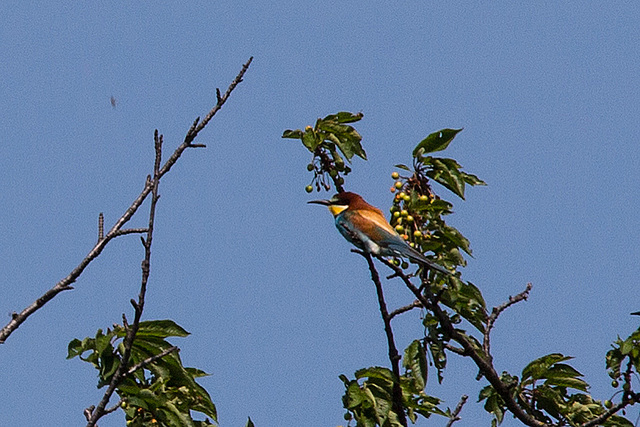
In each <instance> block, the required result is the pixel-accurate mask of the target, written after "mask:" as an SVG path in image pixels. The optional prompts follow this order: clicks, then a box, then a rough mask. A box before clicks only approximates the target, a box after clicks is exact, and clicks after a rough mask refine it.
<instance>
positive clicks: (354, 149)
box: [316, 119, 367, 161]
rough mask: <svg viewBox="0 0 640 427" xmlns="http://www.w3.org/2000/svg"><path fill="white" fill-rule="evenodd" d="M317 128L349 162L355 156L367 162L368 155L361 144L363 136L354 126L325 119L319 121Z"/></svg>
mask: <svg viewBox="0 0 640 427" xmlns="http://www.w3.org/2000/svg"><path fill="white" fill-rule="evenodd" d="M316 128H317V129H318V130H319V131H322V132H323V133H324V136H323V137H324V139H327V140H329V141H331V142H332V143H334V144H335V145H336V146H337V147H338V148H339V149H340V151H341V152H342V154H344V157H345V158H346V159H347V160H349V161H351V159H352V158H353V156H354V155H357V156H359V157H362V158H363V159H364V160H367V154H366V153H365V151H364V149H363V148H362V145H361V144H360V141H361V140H362V136H360V134H359V133H358V131H357V130H355V128H353V127H352V126H349V125H344V124H340V123H338V122H337V121H334V120H329V121H327V120H326V119H325V120H318V122H317V123H316Z"/></svg>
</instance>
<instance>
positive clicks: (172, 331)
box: [136, 319, 190, 339]
mask: <svg viewBox="0 0 640 427" xmlns="http://www.w3.org/2000/svg"><path fill="white" fill-rule="evenodd" d="M189 335H190V334H189V332H187V331H185V330H184V328H182V326H180V325H178V324H177V323H176V322H174V321H173V320H168V319H167V320H148V321H145V322H140V327H139V328H138V333H137V334H136V339H137V338H138V337H158V338H168V337H186V336H189Z"/></svg>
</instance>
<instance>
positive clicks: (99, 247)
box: [0, 57, 253, 344]
mask: <svg viewBox="0 0 640 427" xmlns="http://www.w3.org/2000/svg"><path fill="white" fill-rule="evenodd" d="M252 60H253V57H251V58H249V60H248V61H247V62H246V63H245V64H244V65H243V66H242V70H240V72H239V73H238V75H237V76H236V77H235V79H234V80H233V81H232V82H231V84H230V85H229V88H228V89H227V91H226V92H225V94H224V95H223V96H221V97H219V98H218V100H217V103H216V105H215V107H213V109H212V110H211V111H209V113H208V114H207V115H206V116H205V120H203V121H202V122H199V119H196V120H195V121H194V122H193V124H192V125H191V127H190V128H189V131H188V132H187V135H186V136H185V140H184V142H183V143H182V144H180V146H179V147H178V148H176V150H175V151H174V152H173V154H172V155H171V157H169V159H168V160H167V161H166V163H165V164H164V165H163V166H162V168H161V169H160V178H161V177H162V176H164V175H165V174H166V173H167V172H169V170H170V169H171V167H172V166H173V165H174V164H175V163H176V162H177V161H178V159H179V158H180V156H181V155H182V153H183V152H184V151H185V150H186V149H187V148H197V147H202V146H203V144H192V142H193V140H194V139H195V138H196V136H197V135H198V133H199V132H200V131H201V130H202V129H204V127H205V126H206V124H207V123H208V122H209V121H210V120H211V118H213V116H214V115H215V114H216V113H217V112H218V111H219V110H220V108H221V107H222V105H223V104H224V103H225V102H226V101H227V99H228V98H229V96H230V95H231V92H233V90H234V89H235V88H236V86H237V85H238V84H239V83H240V82H241V81H242V78H243V77H244V74H245V73H246V71H247V69H248V68H249V65H250V64H251V61H252ZM151 189H152V183H151V182H150V181H149V180H147V181H146V182H145V185H144V188H143V189H142V191H141V192H140V194H139V195H138V197H136V199H135V200H134V201H133V202H132V203H131V205H130V206H129V207H128V208H127V210H126V211H125V212H124V214H122V216H121V217H120V218H119V219H118V220H117V221H116V223H115V224H114V225H113V227H111V230H109V232H107V234H106V235H104V238H103V239H99V240H98V242H97V243H96V244H95V245H94V247H93V248H92V249H91V250H90V251H89V253H88V254H87V256H86V257H85V258H84V259H83V260H82V261H81V262H80V264H78V266H77V267H76V268H74V269H73V271H71V273H69V275H68V276H67V277H65V278H63V279H62V280H60V281H59V282H58V283H56V284H55V285H54V286H53V287H52V288H51V289H49V290H48V291H46V292H45V293H44V294H42V296H41V297H39V298H38V299H37V300H35V301H34V302H33V303H31V304H30V305H29V306H27V307H26V308H24V309H23V310H22V311H21V312H19V313H15V312H14V313H12V315H11V320H10V321H9V323H7V324H6V325H5V326H4V327H3V328H2V329H0V344H4V342H5V341H6V340H7V338H9V336H10V335H11V334H12V333H13V332H14V331H15V330H16V329H18V327H19V326H20V325H21V324H22V323H24V322H25V321H26V320H27V319H28V318H29V316H31V315H32V314H33V313H35V312H36V311H38V310H39V309H40V308H42V307H43V306H44V305H45V304H46V303H47V302H49V301H51V300H52V299H53V298H54V297H55V296H56V295H58V294H59V293H60V292H62V291H67V290H71V289H73V287H72V286H71V285H72V284H73V283H74V282H75V281H76V280H77V279H78V277H80V275H81V274H82V273H83V271H84V270H85V268H87V266H88V265H89V264H91V262H92V261H93V260H94V259H96V258H97V257H98V256H99V255H100V254H101V253H102V251H103V250H104V248H105V247H106V246H107V244H108V243H109V242H110V241H111V240H112V239H114V238H115V237H118V236H121V235H122V233H121V230H122V227H123V226H124V225H125V224H126V223H127V222H128V221H129V220H130V219H131V217H132V216H133V215H134V214H135V213H136V211H137V210H138V208H139V207H140V206H141V205H142V203H143V202H144V201H145V200H146V198H147V196H148V195H149V193H150V192H151ZM124 234H127V233H124Z"/></svg>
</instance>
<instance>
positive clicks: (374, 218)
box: [351, 210, 451, 274]
mask: <svg viewBox="0 0 640 427" xmlns="http://www.w3.org/2000/svg"><path fill="white" fill-rule="evenodd" d="M351 214H352V215H354V217H353V218H351V220H352V221H359V223H360V224H362V226H361V227H360V229H361V230H362V232H363V233H364V234H366V235H367V237H369V238H370V239H372V240H373V241H375V242H376V243H377V245H378V246H379V247H380V249H381V250H380V254H379V255H387V256H388V255H393V254H395V255H398V256H404V257H407V258H409V259H411V260H412V261H414V262H417V263H420V264H426V265H428V266H429V267H431V268H433V269H435V270H438V271H440V272H441V273H446V274H451V272H449V271H448V270H446V269H445V268H444V267H442V266H440V265H438V264H436V263H434V262H433V261H431V260H430V259H428V258H427V257H425V256H424V255H423V254H422V253H420V252H419V251H417V250H416V249H414V248H412V247H411V246H409V244H408V243H407V242H406V241H405V240H404V239H403V238H402V237H401V236H400V235H399V234H398V233H397V232H396V231H395V230H394V229H393V227H391V225H390V224H389V223H388V222H387V220H386V219H385V218H384V216H383V215H382V214H381V213H378V212H375V211H374V212H372V211H366V210H356V211H352V212H351Z"/></svg>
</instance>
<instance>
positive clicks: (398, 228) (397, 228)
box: [396, 225, 404, 233]
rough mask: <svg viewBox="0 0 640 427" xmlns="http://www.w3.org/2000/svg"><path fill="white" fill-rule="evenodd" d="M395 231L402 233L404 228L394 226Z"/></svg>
mask: <svg viewBox="0 0 640 427" xmlns="http://www.w3.org/2000/svg"><path fill="white" fill-rule="evenodd" d="M396 231H397V232H398V233H402V232H403V231H404V227H403V226H401V225H396Z"/></svg>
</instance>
